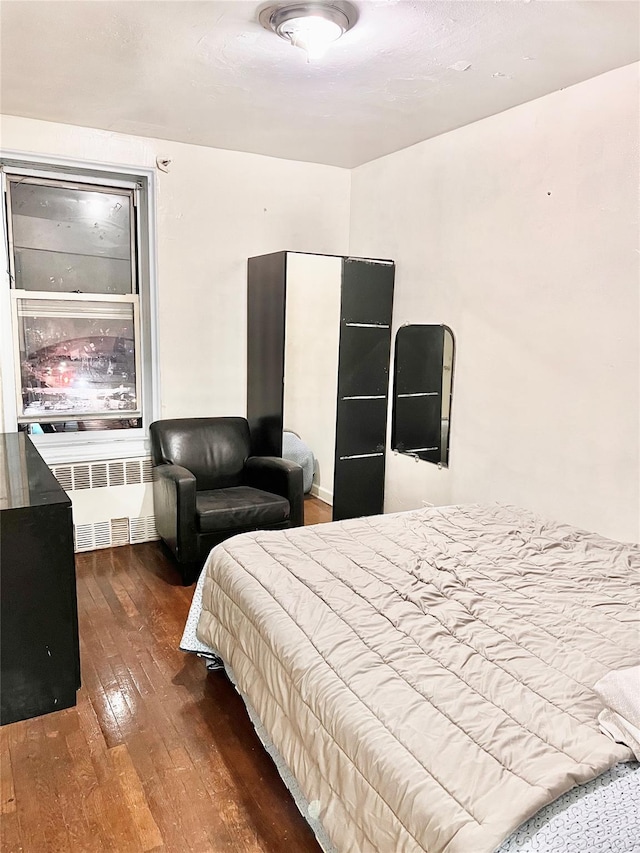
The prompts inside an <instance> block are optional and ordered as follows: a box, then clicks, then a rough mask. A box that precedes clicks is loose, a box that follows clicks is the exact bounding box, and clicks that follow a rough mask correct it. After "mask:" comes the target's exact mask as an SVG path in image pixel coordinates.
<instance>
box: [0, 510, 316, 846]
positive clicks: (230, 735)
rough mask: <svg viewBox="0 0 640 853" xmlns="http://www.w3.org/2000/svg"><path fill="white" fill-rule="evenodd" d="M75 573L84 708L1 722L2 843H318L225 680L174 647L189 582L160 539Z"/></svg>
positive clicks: (81, 561) (108, 553)
mask: <svg viewBox="0 0 640 853" xmlns="http://www.w3.org/2000/svg"><path fill="white" fill-rule="evenodd" d="M330 513H331V509H330V507H328V506H327V505H326V504H323V503H321V502H320V501H318V500H317V499H315V498H307V499H306V500H305V520H306V523H320V522H322V521H330V520H331V518H330ZM77 578H78V608H79V622H80V645H81V662H82V679H83V686H82V689H81V690H80V691H79V693H78V704H77V705H76V707H75V708H69V709H67V710H65V711H59V712H57V713H54V714H48V715H46V716H44V717H36V718H34V719H32V720H25V721H23V722H19V723H13V724H12V725H8V726H4V727H2V728H0V750H1V752H0V756H1V765H0V768H1V772H0V827H1V829H0V832H1V835H0V849H1V850H2V851H3V853H17V851H24V853H49V851H50V852H51V853H63V852H64V851H70V853H76V852H77V851H78V852H80V851H81V853H84V851H96V853H101V852H102V851H114V853H140V851H145V853H146V852H147V851H148V853H151V851H154V853H161V851H167V852H168V851H171V852H172V853H173V852H174V851H175V853H178V851H180V853H183V852H184V853H188V851H193V853H218V851H221V853H222V851H229V853H279V851H284V850H287V851H294V853H317V851H318V850H319V849H320V848H319V847H318V845H317V843H316V841H315V839H314V837H313V835H312V833H311V830H310V829H309V827H308V826H307V824H306V822H305V821H304V820H303V818H302V817H301V815H300V814H299V812H298V810H297V808H296V806H295V804H294V802H293V800H292V799H291V797H290V795H289V793H288V792H287V790H286V788H285V787H284V785H283V783H282V781H281V779H280V777H279V776H278V773H277V771H276V769H275V766H274V765H273V764H272V762H271V759H270V758H269V756H268V755H267V754H266V752H265V751H264V749H263V747H262V744H261V743H260V741H259V740H258V738H257V736H256V734H255V732H254V730H253V727H252V725H251V722H250V721H249V719H248V717H247V714H246V711H245V709H244V705H243V704H242V701H241V700H240V698H239V697H238V695H237V693H236V691H235V690H234V688H233V687H232V686H231V684H230V683H229V682H228V680H227V678H226V676H225V675H224V674H223V673H221V672H214V673H209V674H208V675H207V674H206V671H205V669H204V664H203V662H202V661H201V660H199V659H198V658H196V657H194V656H191V655H186V654H184V653H182V652H180V651H179V650H178V642H179V640H180V637H181V635H182V629H183V627H184V622H185V619H186V616H187V611H188V609H189V604H190V601H191V596H192V595H193V587H187V588H185V587H183V586H181V584H180V578H179V576H178V573H177V571H176V570H175V568H174V566H173V564H172V562H171V559H170V558H169V557H168V556H167V555H166V553H165V552H164V550H163V549H162V547H161V545H160V544H159V543H155V542H153V543H147V544H145V545H136V546H124V547H121V548H113V549H110V550H104V551H93V552H91V553H86V554H79V555H77Z"/></svg>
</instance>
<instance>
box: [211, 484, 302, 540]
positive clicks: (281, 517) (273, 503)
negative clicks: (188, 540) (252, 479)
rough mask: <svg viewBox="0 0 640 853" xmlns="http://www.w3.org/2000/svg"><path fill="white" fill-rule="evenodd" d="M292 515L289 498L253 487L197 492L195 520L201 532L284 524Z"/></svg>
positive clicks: (234, 487)
mask: <svg viewBox="0 0 640 853" xmlns="http://www.w3.org/2000/svg"><path fill="white" fill-rule="evenodd" d="M289 513H290V508H289V501H288V500H287V499H286V498H283V497H281V496H280V495H273V494H271V493H270V492H263V491H262V490H261V489H253V488H251V486H232V487H231V488H228V489H212V490H211V491H202V492H196V520H197V525H198V530H199V531H200V533H215V532H216V531H218V530H228V529H232V528H243V527H248V528H253V527H263V526H264V525H272V524H280V523H281V524H285V523H286V522H287V521H288V520H289Z"/></svg>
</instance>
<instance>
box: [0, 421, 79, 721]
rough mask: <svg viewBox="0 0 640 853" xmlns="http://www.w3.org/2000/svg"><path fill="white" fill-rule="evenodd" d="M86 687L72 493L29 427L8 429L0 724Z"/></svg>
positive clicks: (2, 494)
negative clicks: (83, 682)
mask: <svg viewBox="0 0 640 853" xmlns="http://www.w3.org/2000/svg"><path fill="white" fill-rule="evenodd" d="M79 687H80V652H79V645H78V608H77V603H76V574H75V562H74V554H73V526H72V520H71V501H70V500H69V498H68V496H67V495H66V494H65V492H64V491H63V490H62V489H61V487H60V485H59V483H58V481H57V480H56V478H55V477H54V476H53V474H52V473H51V471H50V470H49V468H48V467H47V465H46V464H45V462H44V460H43V459H42V457H41V456H40V454H39V453H38V451H37V450H36V449H35V447H34V445H33V444H32V442H31V441H30V439H29V438H28V437H27V436H26V435H24V434H23V433H4V434H3V433H0V706H1V709H0V724H1V725H5V724H6V723H13V722H16V721H17V720H25V719H28V718H29V717H35V716H38V715H40V714H48V713H50V712H51V711H58V710H60V709H62V708H69V707H70V706H72V705H75V704H76V691H77V689H78V688H79Z"/></svg>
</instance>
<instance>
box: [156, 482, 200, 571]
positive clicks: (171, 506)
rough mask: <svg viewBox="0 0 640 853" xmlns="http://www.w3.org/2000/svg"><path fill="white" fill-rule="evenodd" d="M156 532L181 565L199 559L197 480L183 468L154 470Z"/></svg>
mask: <svg viewBox="0 0 640 853" xmlns="http://www.w3.org/2000/svg"><path fill="white" fill-rule="evenodd" d="M153 503H154V514H155V518H156V529H157V531H158V533H159V534H160V536H161V537H162V539H163V540H164V541H165V542H166V544H167V545H168V546H169V547H170V548H171V550H172V551H173V552H174V553H175V555H176V557H177V559H178V560H179V561H180V562H181V563H189V562H193V561H195V560H197V558H198V546H197V539H196V478H195V476H194V475H193V474H192V473H191V471H188V470H187V469H186V468H183V467H182V466H180V465H157V466H156V467H155V468H154V469H153Z"/></svg>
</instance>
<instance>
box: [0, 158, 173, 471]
mask: <svg viewBox="0 0 640 853" xmlns="http://www.w3.org/2000/svg"><path fill="white" fill-rule="evenodd" d="M16 175H19V176H20V177H21V178H25V179H34V180H35V182H38V183H44V182H45V181H46V182H49V183H51V182H53V183H55V182H58V183H62V184H64V185H65V186H68V185H69V184H72V185H76V186H77V188H78V189H89V188H91V189H94V190H95V189H98V190H99V189H100V188H103V190H104V191H105V192H108V191H109V189H121V190H127V191H131V192H132V193H133V196H134V201H133V203H134V209H135V214H136V215H135V216H134V217H133V220H134V221H133V222H132V241H134V246H135V264H132V269H133V292H132V293H131V294H130V295H125V301H133V298H136V299H137V300H138V308H137V310H136V309H135V307H134V318H135V319H134V322H136V323H137V324H138V325H137V334H138V335H139V341H140V347H139V352H137V353H136V361H137V367H139V371H137V377H136V383H137V385H138V387H139V388H140V396H139V398H138V401H139V408H140V409H141V412H142V415H141V417H142V426H141V427H140V428H132V429H126V430H95V431H89V432H76V433H55V434H45V435H32V436H31V439H32V440H33V441H34V443H35V444H36V446H37V448H38V450H39V451H40V453H41V454H42V455H43V456H44V458H45V460H46V461H47V462H48V463H49V464H61V463H65V462H84V461H94V460H100V459H116V458H127V457H134V456H146V455H148V452H149V442H148V433H149V424H150V423H151V422H152V421H154V420H157V418H158V417H159V400H160V397H159V393H160V375H159V366H158V364H159V359H158V310H157V305H158V302H157V286H156V278H157V274H156V270H157V259H156V239H155V235H156V203H155V202H156V171H155V169H153V168H146V167H145V168H138V167H129V166H120V165H110V164H103V163H91V162H87V161H78V160H72V159H65V158H53V157H44V156H39V155H38V156H36V155H32V154H29V155H26V154H23V153H20V152H14V151H6V150H4V151H0V178H1V184H2V185H1V190H2V205H1V207H2V211H1V216H2V232H3V233H2V238H3V242H4V250H5V254H6V260H7V263H6V265H5V269H4V271H3V275H2V281H1V282H0V289H1V291H2V293H1V294H0V341H1V342H0V380H1V388H0V395H1V399H2V408H3V422H2V429H3V431H5V432H16V431H17V429H18V412H19V408H18V398H19V396H20V397H21V380H20V381H19V379H20V363H19V340H18V336H17V325H16V322H17V299H19V298H25V297H26V298H41V299H42V298H44V299H51V298H52V296H54V297H55V298H56V299H58V298H60V296H64V294H61V293H60V292H55V293H53V294H52V293H50V292H41V291H24V290H18V289H17V288H15V287H14V286H13V285H14V282H15V279H14V278H13V267H12V265H13V257H12V253H13V245H12V243H10V228H11V223H10V216H9V209H8V205H7V196H6V192H7V190H8V186H7V184H8V181H9V180H10V179H12V178H13V177H15V176H16ZM134 229H135V231H134ZM36 294H37V297H36ZM115 296H116V294H111V295H109V294H102V293H98V294H73V293H71V294H69V297H71V298H75V299H78V298H79V297H82V300H83V301H85V300H86V301H91V300H90V299H87V297H92V298H94V299H95V301H111V300H113V299H114V297H115ZM120 296H122V294H120ZM114 301H122V300H114ZM134 306H135V303H134ZM75 419H76V418H73V417H71V416H68V417H66V420H75Z"/></svg>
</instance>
